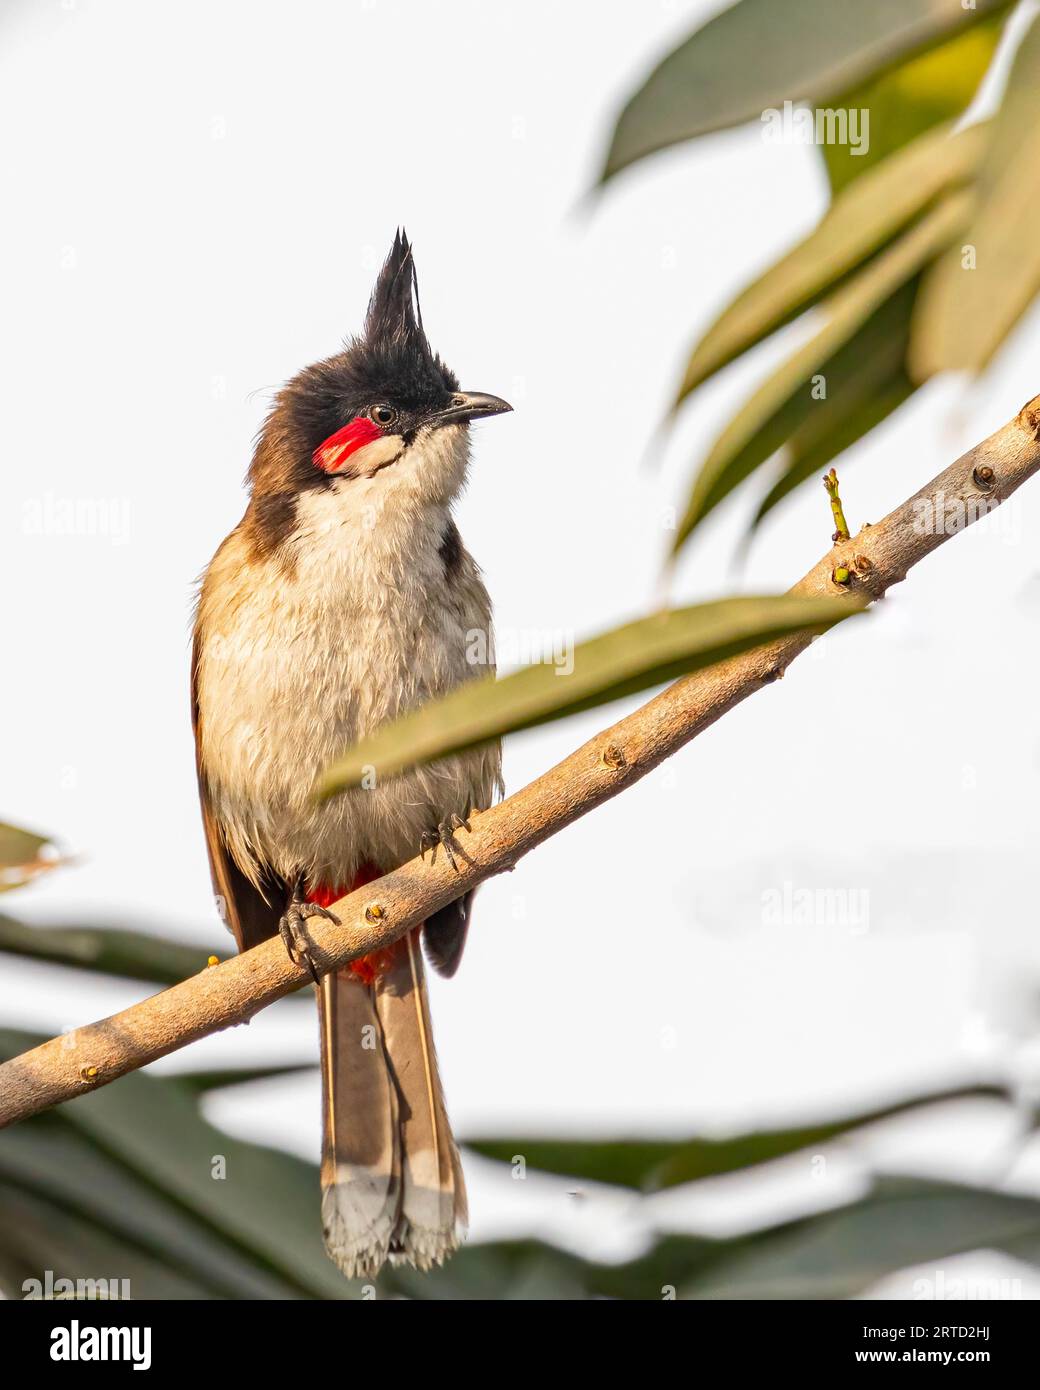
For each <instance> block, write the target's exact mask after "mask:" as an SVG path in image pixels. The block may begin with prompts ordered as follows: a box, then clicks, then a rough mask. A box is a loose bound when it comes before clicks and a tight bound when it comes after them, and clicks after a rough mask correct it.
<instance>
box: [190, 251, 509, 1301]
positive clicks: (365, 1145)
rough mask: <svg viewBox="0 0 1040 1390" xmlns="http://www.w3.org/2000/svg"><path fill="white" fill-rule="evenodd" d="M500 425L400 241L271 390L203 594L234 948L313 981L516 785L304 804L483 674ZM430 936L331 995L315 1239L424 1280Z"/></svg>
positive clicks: (462, 781)
mask: <svg viewBox="0 0 1040 1390" xmlns="http://www.w3.org/2000/svg"><path fill="white" fill-rule="evenodd" d="M509 409H510V407H509V406H508V405H507V404H506V402H505V401H503V400H500V399H499V398H498V397H497V396H487V395H482V394H475V393H471V392H463V391H460V390H459V389H458V381H457V379H456V377H455V376H454V374H453V373H452V372H451V371H449V369H448V368H447V367H446V366H445V365H444V363H443V362H442V361H441V359H440V358H439V357H438V356H436V355H435V354H434V353H433V351H432V350H431V348H430V346H429V343H428V342H427V339H426V334H425V332H424V330H423V325H422V318H421V315H420V312H419V303H418V288H417V283H416V276H415V267H414V262H413V259H412V251H411V247H410V245H409V243H408V241H407V238H406V237H405V236H404V234H403V233H400V232H399V233H398V235H397V237H396V238H395V241H394V245H393V248H392V250H391V252H390V255H389V257H388V258H387V261H386V264H385V265H384V266H383V268H382V270H381V271H380V273H379V277H378V279H377V281H376V286H375V290H374V291H373V294H372V298H371V301H370V303H369V308H368V316H367V318H366V321H365V327H364V332H363V333H362V335H361V336H360V337H358V338H355V339H353V340H351V341H349V342H348V343H347V345H346V348H345V350H344V351H343V352H340V353H339V354H337V355H336V356H334V357H330V358H328V359H327V360H325V361H323V362H319V363H317V364H316V365H314V366H312V367H308V368H307V369H306V370H305V371H303V372H301V373H300V374H299V375H298V376H296V377H295V378H293V380H292V381H290V382H289V383H288V385H287V386H285V387H284V388H283V389H282V390H281V391H280V392H279V394H278V396H277V398H276V401H275V405H274V408H273V409H272V411H271V413H270V414H269V415H268V417H267V420H266V422H265V424H264V426H263V428H262V430H261V432H260V435H259V437H258V441H257V445H256V449H255V452H254V454H253V460H252V463H251V465H250V468H249V474H248V484H249V488H250V494H251V495H250V501H249V505H248V507H247V508H246V512H245V515H244V516H243V518H242V520H241V521H240V522H239V524H238V525H237V526H236V527H235V529H234V530H233V531H232V532H231V534H230V535H229V536H228V538H227V539H226V540H225V541H224V543H223V545H221V547H220V549H219V550H218V551H217V553H216V555H215V556H214V557H213V560H212V561H211V563H210V565H209V568H208V569H207V571H206V573H205V576H204V578H203V581H202V587H201V592H200V595H199V602H198V610H197V613H196V620H195V637H194V648H193V655H192V697H193V698H192V703H193V719H194V728H195V746H196V752H197V761H198V774H199V792H200V796H201V800H202V817H203V824H204V827H205V832H206V841H207V845H208V849H209V858H210V866H211V869H212V873H213V882H214V890H215V892H216V894H217V900H218V905H219V906H220V907H221V909H222V911H223V912H224V914H225V917H226V921H227V924H228V925H229V926H230V928H231V930H232V931H233V932H234V935H235V938H236V940H237V942H238V946H239V949H240V950H244V949H246V948H248V947H250V946H254V945H255V944H256V943H257V942H259V941H262V940H263V939H264V938H266V937H270V936H273V935H274V934H275V933H276V932H280V934H281V936H282V938H283V940H284V941H285V943H286V946H287V948H288V950H289V954H290V956H291V957H292V958H293V960H294V961H296V962H298V963H299V962H300V961H302V962H303V963H304V964H306V965H309V966H311V968H312V972H313V965H312V964H311V961H310V958H309V956H308V948H307V934H306V927H305V923H306V919H307V918H308V917H312V916H315V915H325V916H329V915H331V914H329V913H328V911H327V909H328V905H329V904H330V903H332V902H335V900H336V899H337V898H338V897H341V896H342V895H343V894H344V893H346V892H349V891H350V890H352V889H354V888H357V887H360V886H361V885H362V884H364V883H366V882H369V881H370V880H372V879H374V878H376V877H378V876H379V875H380V873H383V872H386V871H387V870H389V869H392V868H394V867H395V866H396V865H398V864H400V863H402V862H404V861H405V860H407V859H410V858H411V857H412V856H413V855H414V854H415V852H416V851H417V850H418V849H425V848H430V847H433V848H434V849H436V846H437V844H438V843H440V844H443V846H444V850H445V852H446V853H447V855H448V857H449V858H450V859H451V860H452V862H453V863H454V856H453V855H452V848H453V836H454V835H455V834H456V833H457V832H458V833H461V831H462V830H463V829H464V828H468V825H467V817H468V816H469V815H470V813H471V812H474V811H478V810H481V809H483V808H485V807H487V806H489V805H490V804H491V802H492V800H493V799H494V796H495V795H496V793H497V792H500V791H501V775H500V751H499V748H498V746H497V745H495V746H487V747H484V748H481V749H478V750H477V751H475V752H471V753H468V754H465V755H463V756H460V757H455V758H450V759H446V760H444V761H441V762H439V763H435V764H433V765H432V766H429V767H425V768H421V769H419V770H416V771H413V772H408V773H405V774H402V775H400V776H396V777H391V778H387V779H386V780H385V781H383V780H380V779H379V778H378V769H376V781H375V784H374V786H371V787H366V788H360V787H359V788H357V789H355V790H352V791H348V792H345V793H344V794H343V795H341V796H339V797H337V798H334V799H333V800H331V801H327V802H324V803H318V802H317V801H315V800H314V798H313V786H314V779H315V777H316V775H317V774H318V773H319V772H320V771H321V770H322V769H324V768H325V767H327V766H328V764H329V763H330V762H331V761H332V759H333V758H334V757H335V756H336V755H337V754H339V753H341V752H343V750H344V749H345V748H347V747H348V746H349V745H351V744H353V743H355V742H356V741H357V740H358V739H361V738H363V737H365V736H366V735H368V734H371V733H372V732H373V730H375V729H377V728H378V727H379V726H380V725H381V724H384V723H385V722H387V721H389V720H392V719H394V718H395V717H396V716H398V715H399V714H402V713H403V712H405V711H407V710H410V709H413V708H414V707H416V706H417V705H421V704H422V703H423V702H424V701H426V700H428V699H430V698H431V697H434V696H437V695H440V694H442V693H443V692H445V691H448V690H450V689H452V687H454V686H456V685H459V684H460V683H461V682H463V681H466V680H470V679H472V678H474V677H475V676H478V675H482V674H484V673H486V672H487V670H488V669H489V667H491V668H492V669H493V660H494V658H493V647H492V642H491V633H490V624H491V606H490V601H489V599H488V595H487V591H486V590H485V588H484V584H483V581H482V579H481V576H480V571H479V570H478V568H477V566H476V564H475V563H474V561H473V560H472V559H471V557H470V555H469V553H468V552H467V551H466V549H465V548H464V546H463V544H462V540H461V538H460V536H459V532H458V529H457V528H456V525H455V522H454V520H453V519H452V504H453V502H454V501H455V499H456V498H457V497H458V495H459V493H460V491H461V489H462V487H463V485H464V484H465V481H466V472H467V468H468V465H469V422H470V421H471V420H475V419H479V418H481V417H483V416H488V415H497V414H499V413H500V412H502V411H506V410H509ZM477 633H479V634H481V636H482V640H481V641H474V640H473V638H474V634H477ZM474 654H476V655H477V656H478V657H480V660H478V661H476V662H473V661H471V659H470V658H472V657H473V655H474ZM455 847H456V848H457V847H458V846H457V842H456V844H455ZM471 898H472V894H469V895H466V896H465V897H463V898H460V899H459V900H458V901H457V902H455V903H452V904H451V905H450V906H448V907H446V908H443V909H442V910H441V911H440V912H437V913H436V914H435V915H434V916H432V917H431V918H430V919H429V920H428V921H427V922H426V923H425V926H424V927H423V928H422V929H421V930H422V935H423V939H424V943H425V947H426V954H427V956H428V957H429V959H430V962H431V964H432V965H433V966H434V967H435V968H436V969H437V970H438V971H440V972H441V973H442V974H444V975H452V974H454V972H455V970H456V969H457V967H458V964H459V959H460V957H461V955H462V949H463V946H464V944H465V940H466V931H467V927H468V919H469V911H470V906H471V902H470V900H471ZM419 934H420V932H419V930H418V929H417V930H416V931H414V932H413V933H411V934H410V935H409V936H408V937H406V938H405V939H404V940H403V941H401V942H399V943H398V944H397V945H396V946H395V947H393V948H392V949H390V950H387V951H384V952H382V953H379V954H378V955H375V956H367V957H365V958H363V959H362V960H358V961H355V962H353V963H352V965H351V966H350V967H349V968H348V969H345V970H341V971H338V972H333V973H332V974H328V975H325V976H324V978H323V979H321V980H320V982H319V983H318V986H317V992H318V1003H319V1020H320V1027H321V1057H322V1079H323V1119H324V1142H323V1147H322V1166H321V1182H322V1224H323V1226H324V1231H325V1243H326V1247H327V1249H328V1251H329V1254H330V1255H331V1256H332V1258H333V1259H334V1260H335V1261H336V1263H337V1264H338V1265H339V1266H340V1268H341V1269H342V1270H343V1271H344V1273H345V1274H347V1275H348V1276H350V1277H364V1278H369V1277H371V1276H372V1275H373V1274H375V1272H376V1271H377V1270H378V1269H379V1267H380V1266H381V1265H382V1263H383V1261H384V1260H385V1259H387V1258H388V1257H389V1258H390V1259H401V1260H404V1261H407V1262H410V1263H412V1264H415V1265H416V1266H418V1267H419V1268H420V1269H425V1268H428V1267H429V1266H431V1265H433V1264H437V1263H439V1262H440V1261H441V1260H443V1259H444V1258H445V1257H446V1256H447V1255H449V1254H450V1253H451V1251H452V1250H454V1249H455V1247H456V1246H457V1245H458V1242H459V1239H460V1238H461V1233H462V1231H463V1229H464V1227H465V1222H466V1191H465V1185H464V1182H463V1177H462V1170H461V1166H460V1163H459V1156H458V1151H457V1149H456V1147H455V1141H454V1138H453V1137H452V1133H451V1129H450V1126H449V1124H448V1118H447V1114H446V1111H445V1106H444V1097H443V1094H442V1090H441V1084H440V1078H439V1076H438V1072H437V1061H436V1057H435V1055H434V1049H433V1038H432V1035H431V1032H430V1014H429V1007H428V1004H427V997H426V986H425V984H424V980H423V964H422V957H421V954H420V951H419V947H418V941H419Z"/></svg>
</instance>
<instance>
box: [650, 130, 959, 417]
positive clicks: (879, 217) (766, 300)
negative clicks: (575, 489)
mask: <svg viewBox="0 0 1040 1390" xmlns="http://www.w3.org/2000/svg"><path fill="white" fill-rule="evenodd" d="M984 144H985V131H984V128H982V127H973V128H972V129H971V130H966V131H963V132H962V133H961V134H959V135H954V136H951V135H950V133H949V128H948V127H946V126H944V127H943V128H942V129H941V130H937V131H933V132H930V133H929V134H927V135H924V136H922V137H921V139H919V140H915V141H914V143H913V144H912V145H909V146H908V147H907V148H906V149H905V150H900V151H899V153H897V154H894V155H893V156H892V157H891V158H890V159H887V160H885V162H884V163H883V164H881V165H879V166H878V167H877V168H876V169H872V170H871V171H870V172H869V173H867V174H865V175H864V176H863V177H862V178H860V179H857V181H856V182H855V183H854V184H852V185H851V187H849V188H848V189H847V191H846V192H844V193H843V194H842V195H841V196H840V197H838V198H836V199H835V201H834V203H833V205H832V206H831V208H830V210H829V212H828V213H827V214H826V216H825V217H824V218H823V219H822V221H821V222H820V224H819V226H818V227H817V228H816V230H815V231H813V232H812V233H811V234H810V235H809V236H808V237H806V238H805V240H804V241H801V242H799V244H798V245H797V246H795V247H794V248H793V249H792V250H791V251H789V252H788V253H787V255H786V256H783V257H781V259H780V260H779V261H777V262H776V264H775V265H773V266H771V267H770V268H769V270H767V271H766V272H765V274H764V275H762V276H760V277H759V278H758V279H757V280H756V281H755V282H754V284H752V285H749V286H748V288H747V289H746V290H744V291H743V292H742V293H741V294H740V295H738V296H737V298H736V299H734V300H733V302H732V303H731V304H730V305H729V306H728V307H727V308H726V309H725V310H724V311H723V312H722V314H721V315H720V316H719V317H718V319H716V321H715V323H714V324H713V325H712V326H711V328H709V330H708V332H707V333H706V334H705V335H704V337H703V338H702V339H701V341H700V342H699V343H698V345H697V347H696V348H695V349H694V351H693V355H692V356H691V357H690V360H689V363H688V364H687V367H686V373H685V375H684V377H683V382H682V385H681V387H680V388H679V392H678V395H677V397H676V400H675V406H674V407H673V409H675V408H678V406H679V405H681V403H682V402H683V401H684V400H685V399H686V397H687V396H688V395H689V394H690V393H691V391H693V390H695V389H696V387H698V386H699V385H700V384H701V383H702V382H703V381H706V380H707V379H708V377H710V376H712V375H714V373H715V372H717V371H719V370H720V368H722V367H724V366H726V365H727V363H729V362H732V361H733V359H734V358H735V357H739V356H740V354H741V353H743V352H746V351H747V350H748V349H749V348H751V347H753V346H754V345H755V344H756V343H758V342H760V341H761V340H762V339H763V338H765V337H767V336H768V335H769V334H770V333H773V332H775V330H776V329H778V328H780V327H782V326H783V325H784V324H785V323H789V322H790V321H791V320H792V319H794V318H796V317H797V316H798V315H799V314H801V313H802V312H803V311H804V310H806V309H808V308H809V307H811V306H812V305H813V304H816V303H817V302H818V301H819V300H820V298H821V297H822V296H823V295H824V294H825V293H827V292H828V291H829V290H833V289H835V288H836V287H837V286H838V285H839V284H841V283H842V282H844V281H846V279H847V277H848V276H849V275H850V274H851V273H852V272H853V271H855V270H856V269H857V267H859V266H860V265H862V264H863V262H864V261H865V260H866V259H867V258H868V257H870V256H872V255H873V254H874V252H876V251H877V250H879V249H880V248H881V247H883V246H885V245H887V244H888V243H889V242H890V241H891V240H892V238H893V237H894V236H895V235H896V234H897V233H899V232H900V231H902V230H903V229H904V228H905V227H906V226H907V225H908V224H909V223H910V222H911V221H912V220H913V219H914V218H915V217H916V216H917V215H918V214H919V213H920V212H921V210H922V209H923V208H925V207H926V206H927V205H928V204H929V203H930V202H931V201H932V200H933V199H934V198H935V197H936V196H937V194H939V193H941V192H942V191H943V190H944V189H947V188H953V187H956V186H957V185H959V184H962V183H964V182H965V181H966V180H968V179H970V178H971V177H972V175H973V174H974V172H975V169H976V167H977V166H978V163H979V159H980V158H981V155H982V151H983V148H984Z"/></svg>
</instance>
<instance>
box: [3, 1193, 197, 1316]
mask: <svg viewBox="0 0 1040 1390" xmlns="http://www.w3.org/2000/svg"><path fill="white" fill-rule="evenodd" d="M46 1270H51V1271H52V1273H53V1275H54V1276H55V1278H58V1279H71V1280H73V1281H74V1282H75V1281H76V1280H77V1279H128V1280H129V1282H130V1292H131V1296H134V1297H137V1298H152V1299H163V1300H167V1299H210V1298H214V1297H215V1296H216V1295H215V1293H214V1288H213V1285H212V1283H210V1282H209V1281H199V1280H196V1279H192V1278H190V1277H189V1276H186V1275H183V1274H181V1273H179V1272H178V1271H177V1270H175V1269H173V1268H171V1267H170V1265H169V1264H167V1263H166V1262H165V1261H164V1260H162V1259H158V1258H156V1257H155V1256H153V1255H148V1254H146V1253H145V1252H144V1251H142V1250H141V1249H139V1248H137V1247H135V1246H134V1245H132V1244H130V1243H128V1242H127V1241H125V1240H121V1239H120V1238H119V1237H118V1236H117V1235H115V1234H113V1233H110V1232H108V1231H105V1230H103V1229H102V1228H101V1227H99V1226H97V1225H95V1224H94V1223H93V1222H89V1221H83V1220H82V1219H81V1218H79V1217H77V1216H74V1215H73V1214H72V1213H70V1212H68V1211H64V1210H62V1209H61V1208H59V1207H56V1206H54V1205H53V1204H52V1203H50V1202H48V1201H45V1200H43V1199H41V1198H39V1197H36V1196H34V1195H33V1194H32V1193H30V1192H25V1191H23V1190H22V1189H21V1188H17V1187H12V1186H10V1185H8V1184H6V1183H2V1182H0V1287H2V1289H3V1292H4V1294H6V1295H7V1297H8V1298H24V1297H25V1296H26V1295H27V1294H29V1293H31V1292H32V1290H33V1286H32V1285H28V1284H26V1283H25V1281H28V1280H38V1281H40V1282H41V1283H42V1281H43V1278H44V1274H45V1271H46Z"/></svg>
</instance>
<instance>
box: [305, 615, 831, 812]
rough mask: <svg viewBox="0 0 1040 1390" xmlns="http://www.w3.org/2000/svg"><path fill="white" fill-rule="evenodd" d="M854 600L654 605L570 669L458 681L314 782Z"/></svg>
mask: <svg viewBox="0 0 1040 1390" xmlns="http://www.w3.org/2000/svg"><path fill="white" fill-rule="evenodd" d="M853 611H856V610H855V609H853V608H850V606H849V605H848V603H847V601H846V600H845V599H822V598H821V599H808V598H800V597H794V596H791V595H788V594H782V595H779V596H775V597H768V598H734V599H723V600H721V601H719V602H716V603H704V604H697V605H695V606H693V607H691V608H680V609H676V610H674V611H670V612H662V613H655V614H653V615H652V616H651V617H649V618H641V619H639V620H638V621H636V622H632V623H627V624H625V625H624V626H622V627H618V628H614V629H613V630H611V631H610V632H606V633H603V634H602V635H601V636H599V637H593V638H591V639H590V640H589V641H586V642H582V643H580V644H579V645H578V646H577V647H576V648H575V649H574V653H573V669H572V670H571V671H570V673H569V674H566V673H564V672H563V671H562V670H558V669H557V668H556V667H555V666H550V665H542V666H525V667H524V668H523V669H522V670H519V671H515V672H513V673H512V674H511V675H508V676H503V677H502V679H501V680H495V679H493V678H492V679H482V680H475V681H469V682H467V683H466V684H465V685H462V686H459V687H458V688H457V689H455V690H453V691H451V693H450V694H448V695H446V696H444V697H443V698H442V699H439V700H435V701H433V702H432V703H430V704H427V705H423V707H422V708H421V709H420V710H417V711H415V712H414V713H412V714H408V715H405V716H404V718H402V719H399V720H398V721H397V722H396V723H394V724H391V725H389V726H387V727H386V728H384V729H380V730H379V731H378V732H377V733H375V734H373V735H372V737H371V738H368V739H366V740H365V741H364V742H363V743H360V744H359V745H357V747H355V748H353V749H351V750H350V751H348V752H347V753H345V754H344V755H343V756H342V757H341V758H339V759H337V761H336V762H335V763H333V765H332V766H331V767H330V768H328V769H327V770H326V771H325V773H324V775H323V776H322V777H321V778H320V779H319V782H318V793H319V795H320V796H322V797H327V796H332V795H334V794H335V793H336V792H339V791H343V790H344V789H345V788H347V787H353V786H357V785H358V784H359V783H360V782H361V781H362V779H363V778H364V777H365V776H366V774H368V773H370V771H371V769H373V768H374V769H375V770H376V773H377V775H378V777H379V778H380V779H382V778H384V777H390V776H392V775H394V774H395V773H398V772H401V771H402V770H403V769H405V768H407V767H412V766H416V765H422V764H425V763H429V762H433V761H434V760H435V759H437V758H444V757H447V756H449V755H451V754H455V753H461V752H465V751H466V750H467V749H470V748H475V747H478V746H480V745H481V744H485V743H488V742H490V741H492V740H493V739H497V738H500V737H501V736H502V735H503V734H508V733H513V732H515V731H517V730H519V729H529V728H532V727H534V726H535V725H537V724H544V723H547V722H548V721H550V720H553V719H562V718H564V717H565V716H566V715H569V714H575V713H577V712H578V711H580V710H586V709H593V708H595V707H596V706H598V705H603V704H606V703H607V702H608V701H611V700H617V699H620V698H621V697H622V696H624V695H633V694H636V693H637V692H638V691H641V690H646V689H648V688H650V687H651V686H655V685H661V684H663V683H664V682H665V681H670V680H674V679H675V678H676V677H678V676H682V675H687V674H688V673H689V672H691V671H698V670H701V669H702V668H703V667H705V666H711V665H714V664H715V662H717V661H723V660H725V659H726V658H727V657H730V656H735V655H736V654H737V653H739V652H744V651H748V650H750V649H751V648H752V647H758V646H761V645H762V644H763V643H766V642H770V641H773V640H775V639H777V638H779V637H782V636H785V635H786V634H788V633H791V632H796V631H798V630H800V629H802V628H805V629H813V630H818V631H822V630H824V629H826V628H828V627H830V626H831V625H832V624H833V623H836V622H839V621H840V620H841V619H842V618H844V617H848V616H849V614H850V612H853Z"/></svg>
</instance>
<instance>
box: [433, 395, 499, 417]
mask: <svg viewBox="0 0 1040 1390" xmlns="http://www.w3.org/2000/svg"><path fill="white" fill-rule="evenodd" d="M512 408H513V407H512V406H511V405H510V404H509V402H508V401H504V400H503V399H502V397H501V396H485V395H484V394H483V392H481V391H456V392H455V394H454V395H453V396H452V398H451V402H450V404H449V405H447V406H445V408H444V409H443V410H438V412H437V414H436V415H435V416H434V417H433V423H434V424H435V425H459V424H464V423H465V422H466V421H467V420H482V419H484V417H485V416H486V415H502V414H504V413H505V412H506V411H507V410H512Z"/></svg>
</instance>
